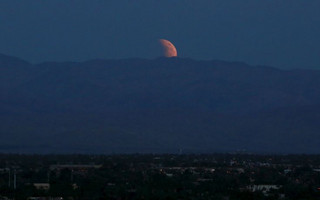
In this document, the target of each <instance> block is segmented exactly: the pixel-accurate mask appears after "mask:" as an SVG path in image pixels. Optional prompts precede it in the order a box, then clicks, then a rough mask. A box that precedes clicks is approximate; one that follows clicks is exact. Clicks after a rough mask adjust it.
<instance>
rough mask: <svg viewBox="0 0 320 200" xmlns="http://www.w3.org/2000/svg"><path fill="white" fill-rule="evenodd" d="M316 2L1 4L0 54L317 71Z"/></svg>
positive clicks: (72, 0)
mask: <svg viewBox="0 0 320 200" xmlns="http://www.w3.org/2000/svg"><path fill="white" fill-rule="evenodd" d="M319 10H320V1H319V0H307V1H302V0H50V1H49V0H47V1H44V0H29V1H26V0H1V1H0V53H3V54H7V55H13V56H17V57H20V58H23V59H26V60H28V61H31V62H34V63H38V62H43V61H84V60H88V59H95V58H101V59H119V58H131V57H141V58H155V57H159V56H161V48H160V46H159V44H158V42H157V40H158V39H160V38H165V39H168V40H170V41H171V42H172V43H173V44H174V45H175V46H176V47H177V50H178V56H180V57H189V58H194V59H204V60H210V59H221V60H227V61H244V62H247V63H249V64H254V65H270V66H274V67H279V68H284V69H292V68H313V69H320V56H319V55H320V39H319V37H320V11H319Z"/></svg>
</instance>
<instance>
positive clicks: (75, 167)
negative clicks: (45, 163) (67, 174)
mask: <svg viewBox="0 0 320 200" xmlns="http://www.w3.org/2000/svg"><path fill="white" fill-rule="evenodd" d="M101 167H102V165H50V170H61V169H74V170H81V169H90V168H93V169H99V168H101Z"/></svg>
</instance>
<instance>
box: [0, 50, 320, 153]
mask: <svg viewBox="0 0 320 200" xmlns="http://www.w3.org/2000/svg"><path fill="white" fill-rule="evenodd" d="M1 59H3V60H5V61H1ZM16 59H17V60H19V61H17V60H16ZM3 63H6V64H3ZM0 74H2V75H0V83H1V86H0V89H1V96H0V120H1V124H0V125H1V126H0V141H1V142H0V146H2V147H3V148H4V147H7V148H4V149H3V150H1V149H0V151H3V152H7V151H9V152H29V153H35V152H36V153H39V152H40V153H41V152H43V153H79V152H80V153H136V152H142V153H161V152H171V153H172V152H178V150H177V149H184V150H185V152H189V153H192V152H197V153H198V152H202V153H210V152H217V151H219V152H220V151H223V152H225V151H236V150H239V149H240V150H244V149H245V150H247V151H248V152H272V153H319V150H318V146H319V145H320V133H318V131H317V130H319V129H320V125H319V124H320V123H319V122H320V116H319V114H318V113H319V112H318V111H320V105H319V102H320V91H319V88H320V71H317V70H297V69H295V70H281V69H276V68H273V67H265V66H250V65H247V64H245V63H243V62H227V61H218V60H211V61H197V60H193V59H189V58H187V59H185V58H162V57H160V58H156V59H140V58H131V59H117V60H102V59H95V60H89V61H84V62H44V63H39V64H30V63H28V62H26V61H23V60H22V61H21V60H20V59H18V58H15V57H9V58H6V56H4V55H0ZM29 147H30V148H29Z"/></svg>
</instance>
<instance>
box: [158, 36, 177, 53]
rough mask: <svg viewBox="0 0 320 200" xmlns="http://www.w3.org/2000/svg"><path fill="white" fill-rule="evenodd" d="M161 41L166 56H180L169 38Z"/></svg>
mask: <svg viewBox="0 0 320 200" xmlns="http://www.w3.org/2000/svg"><path fill="white" fill-rule="evenodd" d="M159 42H160V44H161V46H162V48H163V53H164V56H165V57H177V56H178V53H177V49H176V47H175V46H174V45H173V44H172V43H171V42H170V41H169V40H165V39H160V40H159Z"/></svg>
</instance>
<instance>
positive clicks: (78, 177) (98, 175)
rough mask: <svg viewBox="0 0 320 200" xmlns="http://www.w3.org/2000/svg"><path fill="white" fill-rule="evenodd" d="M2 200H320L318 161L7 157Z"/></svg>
mask: <svg viewBox="0 0 320 200" xmlns="http://www.w3.org/2000/svg"><path fill="white" fill-rule="evenodd" d="M0 199H18V200H19V199H30V200H31V199H56V200H58V199H59V200H61V199H119V200H120V199H184V200H186V199H216V200H219V199H224V200H226V199H229V200H233V199H235V200H241V199H245V200H250V199H252V200H253V199H290V200H291V199H297V200H298V199H299V200H303V199H310V200H311V199H312V200H315V199H320V156H318V155H288V156H272V155H239V154H213V155H170V154H166V155H138V154H136V155H110V156H106V155H104V156H102V155H101V156H98V155H94V156H93V155H45V156H44V155H4V154H2V155H0Z"/></svg>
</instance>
